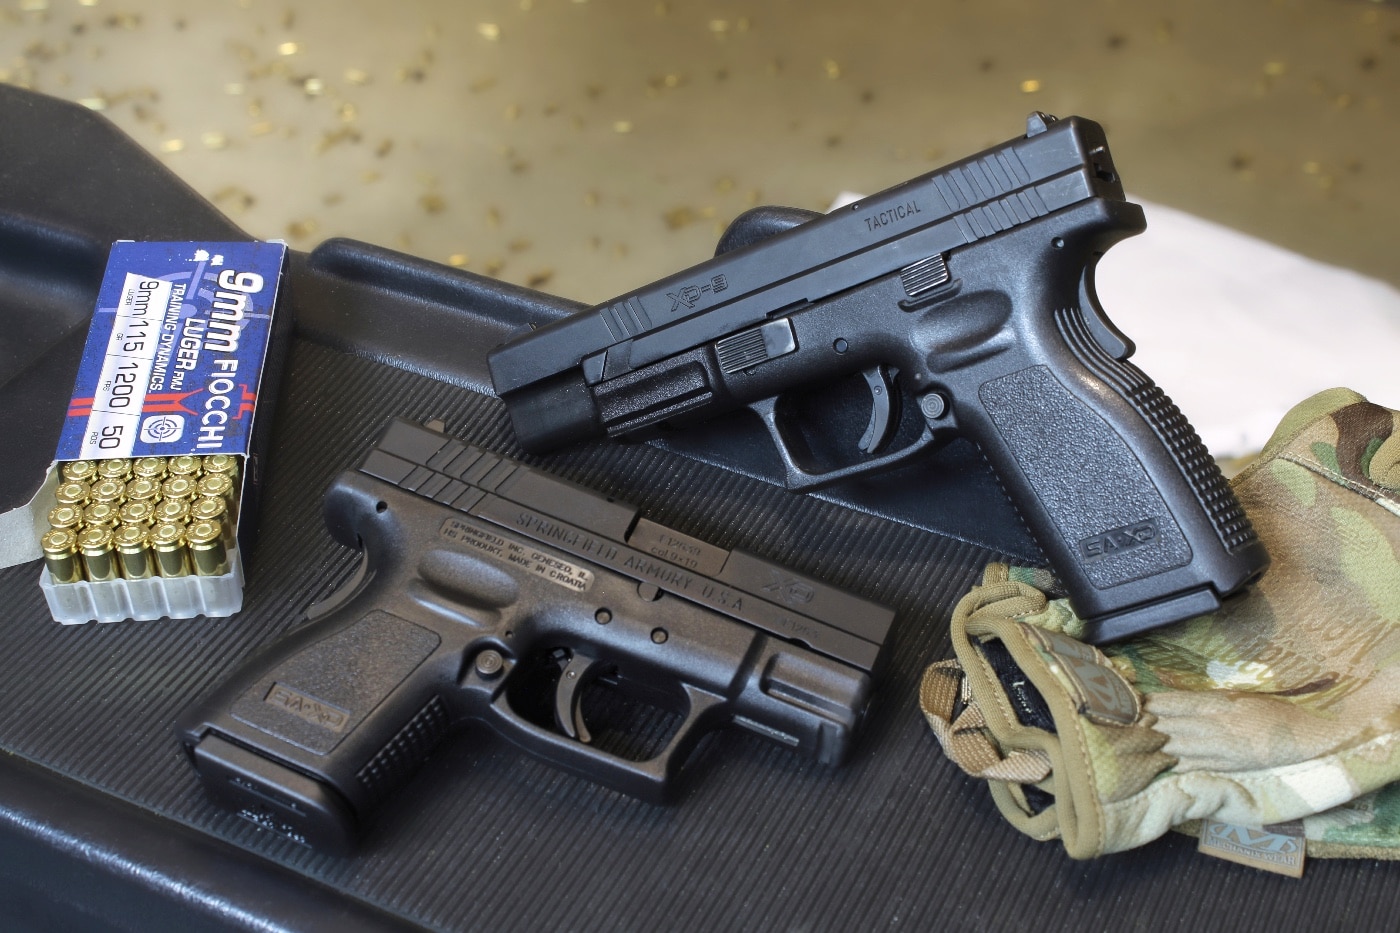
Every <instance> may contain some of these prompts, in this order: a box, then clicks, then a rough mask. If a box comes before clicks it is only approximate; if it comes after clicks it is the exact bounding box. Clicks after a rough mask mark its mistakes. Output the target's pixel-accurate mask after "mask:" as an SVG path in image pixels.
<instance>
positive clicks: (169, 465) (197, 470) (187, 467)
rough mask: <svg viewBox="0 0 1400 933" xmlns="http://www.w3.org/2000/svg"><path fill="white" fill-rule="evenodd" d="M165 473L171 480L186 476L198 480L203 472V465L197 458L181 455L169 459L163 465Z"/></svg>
mask: <svg viewBox="0 0 1400 933" xmlns="http://www.w3.org/2000/svg"><path fill="white" fill-rule="evenodd" d="M165 472H166V473H167V474H169V475H170V476H171V477H172V478H173V477H176V476H188V477H191V478H193V479H198V478H199V475H200V474H201V473H202V472H204V463H203V461H202V459H201V458H199V457H195V456H192V455H190V454H183V455H181V456H179V457H171V458H170V460H169V461H167V462H166V464H165Z"/></svg>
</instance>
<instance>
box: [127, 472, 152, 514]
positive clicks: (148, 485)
mask: <svg viewBox="0 0 1400 933" xmlns="http://www.w3.org/2000/svg"><path fill="white" fill-rule="evenodd" d="M159 500H160V480H158V479H153V478H151V477H149V476H138V477H136V478H135V479H134V480H132V481H131V482H129V483H127V484H126V501H127V502H149V503H150V504H151V506H152V507H154V506H155V504H156V502H157V501H159Z"/></svg>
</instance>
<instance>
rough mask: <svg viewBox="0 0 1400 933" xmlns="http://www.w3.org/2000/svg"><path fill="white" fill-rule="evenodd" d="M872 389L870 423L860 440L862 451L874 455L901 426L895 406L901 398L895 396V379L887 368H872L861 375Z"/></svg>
mask: <svg viewBox="0 0 1400 933" xmlns="http://www.w3.org/2000/svg"><path fill="white" fill-rule="evenodd" d="M861 375H862V376H864V377H865V382H866V385H868V386H869V387H870V423H869V424H868V425H866V426H865V433H864V434H862V435H861V438H860V449H861V450H862V451H863V452H865V453H867V454H873V453H875V451H877V450H879V449H880V448H881V447H883V446H885V442H886V441H888V440H889V439H890V435H891V434H892V433H894V429H895V428H896V427H897V426H898V424H899V416H898V412H897V411H896V410H895V405H896V403H897V402H898V400H899V396H898V395H896V394H895V388H894V379H893V378H892V377H891V376H890V371H889V369H888V368H887V367H885V366H872V367H870V368H869V369H867V370H864V371H863V372H862V373H861Z"/></svg>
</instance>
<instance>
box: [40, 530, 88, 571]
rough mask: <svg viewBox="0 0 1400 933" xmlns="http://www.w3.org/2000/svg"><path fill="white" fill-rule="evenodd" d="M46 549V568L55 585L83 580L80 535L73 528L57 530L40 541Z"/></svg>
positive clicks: (41, 545)
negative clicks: (79, 555) (79, 544)
mask: <svg viewBox="0 0 1400 933" xmlns="http://www.w3.org/2000/svg"><path fill="white" fill-rule="evenodd" d="M39 546H40V547H41V548H43V549H44V566H45V567H47V568H48V570H49V579H51V580H53V582H55V583H60V584H61V583H77V582H78V581H79V580H81V579H82V578H83V564H82V561H80V560H79V559H78V535H77V534H76V533H75V532H74V531H73V530H72V529H71V528H55V529H53V530H52V531H50V532H49V533H48V534H46V535H44V536H43V537H42V538H40V539H39Z"/></svg>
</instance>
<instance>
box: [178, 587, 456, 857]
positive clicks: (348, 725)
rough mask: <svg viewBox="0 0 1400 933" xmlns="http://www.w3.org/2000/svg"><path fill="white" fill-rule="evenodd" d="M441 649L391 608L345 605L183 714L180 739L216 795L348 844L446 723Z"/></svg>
mask: <svg viewBox="0 0 1400 933" xmlns="http://www.w3.org/2000/svg"><path fill="white" fill-rule="evenodd" d="M352 608H357V607H352ZM440 646H441V639H440V637H439V636H438V635H437V634H436V633H434V632H431V631H429V630H428V629H425V628H423V627H421V626H418V625H415V624H413V623H412V622H408V621H406V620H404V619H401V618H399V617H397V616H394V615H391V614H390V613H387V612H384V611H381V610H377V609H376V610H371V611H369V612H352V611H348V610H345V611H341V612H340V613H337V614H335V615H331V616H329V617H326V618H325V619H324V620H323V621H322V622H318V623H313V624H310V625H307V626H304V627H303V628H302V629H301V630H300V631H299V632H296V633H294V634H293V635H292V636H291V637H289V638H287V639H284V640H283V641H282V642H280V643H278V644H276V645H275V646H274V647H273V649H272V650H271V651H270V652H268V653H266V654H264V655H262V656H260V657H258V658H255V659H254V660H253V661H252V662H251V663H250V664H248V665H247V666H246V667H245V668H244V669H243V670H242V671H241V672H239V673H238V674H237V675H235V676H234V677H233V678H232V679H230V681H229V682H228V683H227V684H226V685H225V686H224V687H223V688H222V689H220V690H219V691H218V692H216V693H215V694H214V695H213V696H211V697H209V698H208V699H207V700H206V701H205V703H204V704H203V705H202V706H201V707H200V708H199V709H198V710H196V711H195V713H194V715H193V716H191V717H189V718H188V719H187V720H186V721H185V723H184V724H183V725H182V727H181V730H180V732H181V738H182V740H183V741H184V743H185V745H186V746H187V747H188V748H189V749H190V753H191V757H192V758H193V761H194V764H195V767H196V769H197V770H198V771H199V774H200V777H201V779H202V780H203V781H204V783H205V785H206V787H207V789H208V791H209V793H210V796H211V797H213V798H214V799H215V800H216V801H218V802H220V803H221V804H223V805H224V806H225V807H227V808H229V809H232V810H234V811H236V812H238V813H240V815H243V816H245V817H247V818H249V819H252V820H253V821H254V822H257V823H259V824H260V825H264V826H267V827H268V828H272V829H274V830H277V831H280V832H282V833H283V834H284V835H288V836H291V837H292V838H295V839H298V840H299V841H302V842H304V843H307V844H309V845H312V846H313V847H316V848H320V849H326V850H328V851H338V852H343V851H346V850H347V849H348V847H349V845H350V844H351V842H352V841H353V839H354V838H355V837H356V836H357V835H358V832H359V829H360V825H361V823H362V821H363V819H364V817H365V816H366V815H367V813H368V811H369V810H370V809H371V808H372V807H373V805H374V804H376V803H377V802H378V801H379V800H380V799H382V798H383V797H384V796H386V795H387V794H388V793H389V792H390V791H391V790H392V789H393V788H394V787H395V786H397V785H398V784H399V783H400V782H401V781H402V780H404V779H406V778H407V777H408V775H410V774H411V773H412V772H413V771H414V770H416V768H417V766H418V765H419V764H420V763H421V762H422V760H423V759H424V758H425V757H426V756H427V755H428V753H429V752H431V750H432V749H433V747H434V746H435V745H436V744H437V742H438V740H439V739H440V738H441V737H442V736H443V735H445V734H446V732H447V731H448V728H449V726H450V716H449V712H448V709H447V706H446V703H445V702H444V700H443V698H442V697H443V693H444V690H443V688H444V684H442V683H439V681H440V680H441V679H442V678H441V677H440V676H439V674H440V672H437V671H435V670H434V666H433V664H432V659H433V658H434V656H435V655H439V656H440V653H439V648H440Z"/></svg>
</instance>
